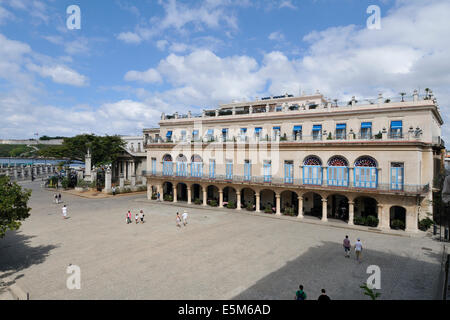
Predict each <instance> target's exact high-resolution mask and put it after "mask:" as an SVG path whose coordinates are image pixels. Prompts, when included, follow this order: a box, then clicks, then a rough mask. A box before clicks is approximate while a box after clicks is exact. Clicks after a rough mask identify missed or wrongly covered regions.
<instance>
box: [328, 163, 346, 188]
mask: <svg viewBox="0 0 450 320" xmlns="http://www.w3.org/2000/svg"><path fill="white" fill-rule="evenodd" d="M327 183H328V185H329V186H339V187H347V186H348V167H333V166H330V167H328V168H327Z"/></svg>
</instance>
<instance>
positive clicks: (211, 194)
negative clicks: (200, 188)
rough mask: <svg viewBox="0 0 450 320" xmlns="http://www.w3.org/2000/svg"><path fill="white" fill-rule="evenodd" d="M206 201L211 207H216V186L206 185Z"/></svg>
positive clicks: (217, 194) (217, 203)
mask: <svg viewBox="0 0 450 320" xmlns="http://www.w3.org/2000/svg"><path fill="white" fill-rule="evenodd" d="M206 196H207V198H206V199H207V202H208V204H209V205H211V206H213V207H217V206H218V205H219V188H217V187H216V186H213V185H211V186H208V188H207V189H206Z"/></svg>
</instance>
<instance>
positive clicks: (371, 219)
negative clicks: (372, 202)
mask: <svg viewBox="0 0 450 320" xmlns="http://www.w3.org/2000/svg"><path fill="white" fill-rule="evenodd" d="M378 222H379V221H378V218H377V217H375V216H367V218H366V226H369V227H376V226H378Z"/></svg>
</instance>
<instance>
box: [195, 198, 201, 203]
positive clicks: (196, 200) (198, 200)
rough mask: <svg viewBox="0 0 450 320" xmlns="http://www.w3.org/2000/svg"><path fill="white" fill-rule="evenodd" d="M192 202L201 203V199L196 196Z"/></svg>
mask: <svg viewBox="0 0 450 320" xmlns="http://www.w3.org/2000/svg"><path fill="white" fill-rule="evenodd" d="M194 204H202V200H200V199H199V198H197V199H195V200H194Z"/></svg>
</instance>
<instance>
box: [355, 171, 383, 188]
mask: <svg viewBox="0 0 450 320" xmlns="http://www.w3.org/2000/svg"><path fill="white" fill-rule="evenodd" d="M354 178H355V179H354V183H355V187H358V188H376V187H377V184H378V170H377V168H374V167H355V176H354Z"/></svg>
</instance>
